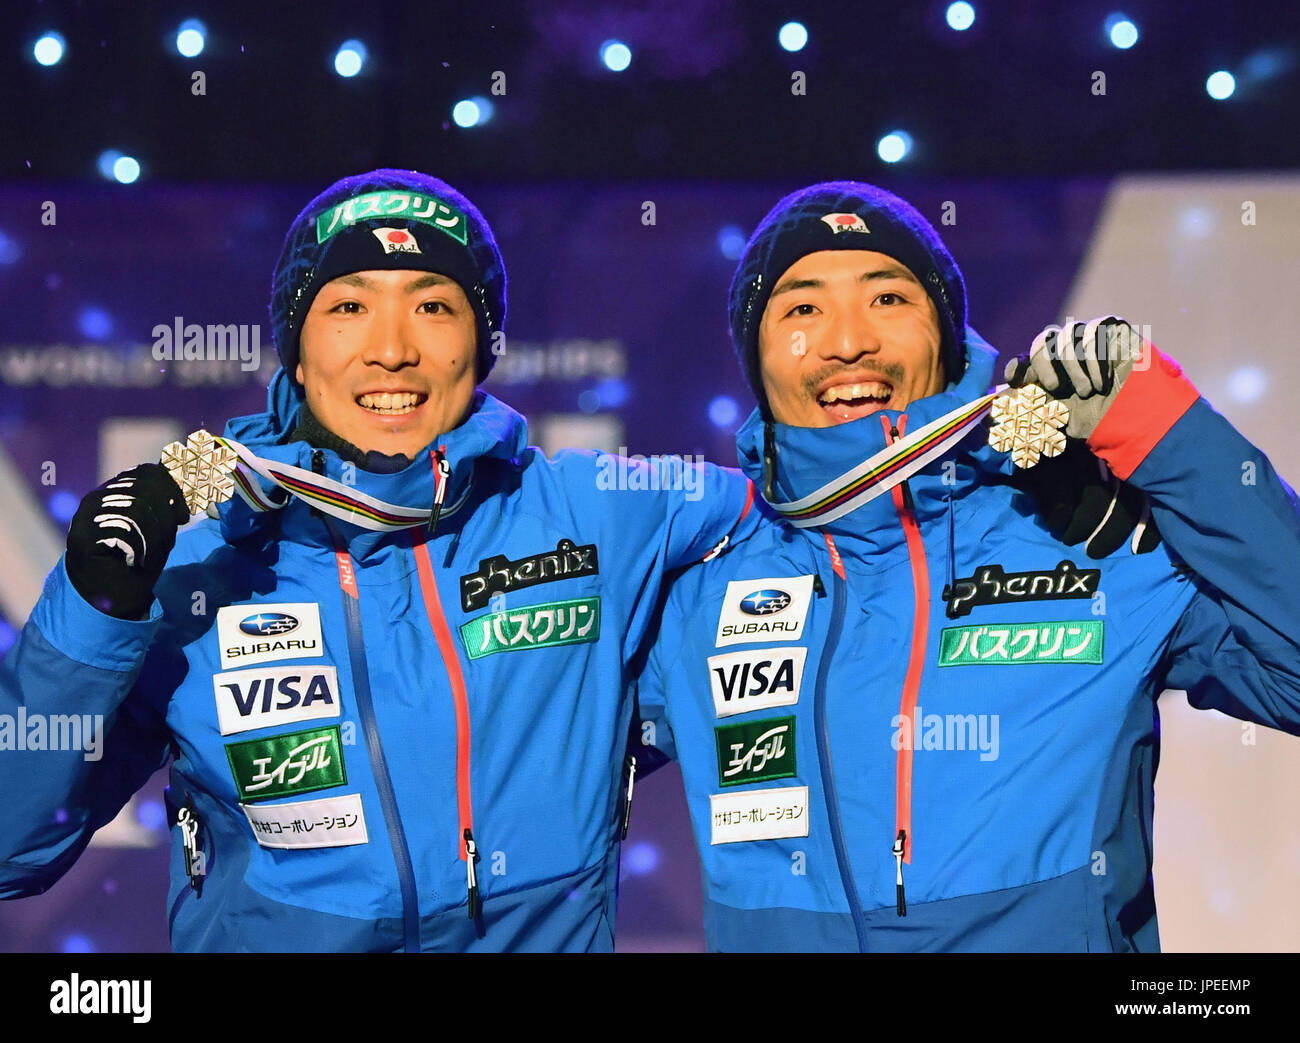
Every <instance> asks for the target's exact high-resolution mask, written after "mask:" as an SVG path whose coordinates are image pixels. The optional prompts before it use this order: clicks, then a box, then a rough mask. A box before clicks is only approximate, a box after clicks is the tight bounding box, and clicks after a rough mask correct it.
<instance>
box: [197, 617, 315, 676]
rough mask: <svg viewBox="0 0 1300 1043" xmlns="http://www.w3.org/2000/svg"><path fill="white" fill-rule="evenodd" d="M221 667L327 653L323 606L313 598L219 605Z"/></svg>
mask: <svg viewBox="0 0 1300 1043" xmlns="http://www.w3.org/2000/svg"><path fill="white" fill-rule="evenodd" d="M217 640H218V641H219V642H220V643H221V668H222V669H223V670H229V669H230V668H231V667H234V666H252V665H253V664H254V663H267V662H270V661H272V660H275V659H315V658H317V657H318V656H322V655H324V654H325V643H324V641H323V639H322V638H321V630H320V606H319V605H318V604H316V603H315V602H314V601H308V602H293V603H290V604H278V605H226V606H225V607H223V608H219V609H217Z"/></svg>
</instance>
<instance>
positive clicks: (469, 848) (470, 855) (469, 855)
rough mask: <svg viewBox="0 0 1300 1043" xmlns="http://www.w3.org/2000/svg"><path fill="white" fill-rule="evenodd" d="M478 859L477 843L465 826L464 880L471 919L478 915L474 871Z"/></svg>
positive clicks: (476, 876) (476, 884) (476, 882)
mask: <svg viewBox="0 0 1300 1043" xmlns="http://www.w3.org/2000/svg"><path fill="white" fill-rule="evenodd" d="M477 860H478V845H477V844H475V843H474V834H473V833H471V832H470V831H469V827H468V826H467V827H466V828H465V880H466V890H467V892H468V894H469V918H470V919H471V920H473V919H476V918H477V917H478V911H479V902H478V873H476V872H475V871H474V863H475V862H476V861H477Z"/></svg>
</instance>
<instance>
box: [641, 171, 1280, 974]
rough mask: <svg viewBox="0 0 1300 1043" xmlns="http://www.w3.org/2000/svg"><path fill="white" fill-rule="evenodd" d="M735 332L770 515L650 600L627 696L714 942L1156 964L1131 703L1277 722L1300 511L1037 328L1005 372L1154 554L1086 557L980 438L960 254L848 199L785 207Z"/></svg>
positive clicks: (1109, 326) (1144, 770)
mask: <svg viewBox="0 0 1300 1043" xmlns="http://www.w3.org/2000/svg"><path fill="white" fill-rule="evenodd" d="M730 315H731V330H732V335H733V339H734V343H735V346H736V349H737V352H738V353H739V355H740V359H741V362H742V365H743V367H744V370H745V373H746V376H747V378H748V381H749V384H750V386H751V388H752V389H753V391H754V394H755V397H756V398H757V400H758V407H757V408H756V409H755V410H754V412H753V414H752V415H751V416H750V417H749V419H748V420H747V422H746V423H745V424H744V425H743V427H742V428H741V430H740V431H739V433H738V435H737V444H738V447H739V452H740V460H741V464H742V467H743V469H744V470H745V472H746V473H747V474H748V475H749V476H750V477H751V478H752V479H753V480H754V481H755V483H756V485H757V486H758V487H759V489H760V491H761V493H762V498H763V501H764V502H765V506H764V510H765V513H766V514H767V515H768V516H769V517H770V519H771V522H770V524H768V525H767V526H766V527H765V528H764V529H763V530H761V531H760V532H759V533H758V534H756V535H754V536H752V537H751V538H749V539H748V540H747V541H746V542H745V543H744V544H743V545H741V546H738V547H736V548H735V549H734V550H733V551H732V552H731V553H729V554H727V555H726V556H724V557H721V558H719V559H717V560H716V561H713V562H710V563H708V564H704V565H700V566H697V567H695V568H692V569H690V570H688V571H687V572H686V573H685V574H684V575H683V576H682V577H680V578H678V579H677V580H676V581H675V582H674V585H673V587H672V589H671V591H670V594H669V595H668V598H667V600H666V605H665V609H664V619H663V624H662V627H661V630H660V633H659V637H658V643H657V644H656V646H655V648H654V650H653V651H652V653H651V655H650V657H649V660H648V664H647V668H646V671H645V674H644V676H643V677H642V679H641V682H640V690H639V700H640V710H641V713H642V715H643V717H644V718H645V720H646V723H645V725H644V726H643V741H646V742H651V743H654V744H656V745H657V746H659V747H660V748H661V749H662V750H663V751H665V752H667V753H669V754H672V755H675V756H676V757H677V758H678V760H679V761H680V763H681V768H682V774H683V777H684V780H685V786H686V794H687V800H688V805H689V807H690V810H691V817H692V825H693V829H694V832H695V837H696V841H697V844H698V847H699V851H700V855H701V859H702V863H703V874H704V885H705V929H706V934H707V937H708V942H709V945H710V947H711V948H713V949H719V950H755V949H762V950H790V949H796V950H813V951H825V950H876V951H918V950H929V951H937V950H946V951H953V950H966V951H970V950H1035V951H1053V950H1073V951H1083V950H1094V951H1095V950H1107V951H1152V950H1156V949H1158V947H1159V936H1158V930H1157V922H1156V908H1155V900H1154V895H1153V891H1152V883H1151V829H1152V825H1151V824H1152V810H1153V808H1152V788H1153V780H1154V775H1155V769H1156V764H1157V760H1158V755H1159V728H1158V721H1157V713H1156V705H1155V704H1156V698H1157V697H1158V696H1159V694H1160V693H1161V692H1162V691H1163V690H1164V689H1166V688H1181V689H1186V691H1187V693H1188V698H1189V700H1190V701H1191V703H1192V705H1194V706H1196V707H1198V708H1215V709H1218V710H1221V711H1223V712H1225V713H1228V714H1232V715H1233V716H1236V717H1239V718H1241V719H1243V720H1247V721H1254V722H1258V723H1260V724H1265V725H1269V726H1271V727H1275V728H1280V729H1283V730H1286V731H1289V732H1291V733H1293V734H1295V733H1300V681H1298V680H1297V679H1298V678H1300V647H1298V645H1297V637H1298V635H1300V515H1298V513H1297V507H1296V501H1295V497H1294V494H1293V493H1292V492H1291V490H1290V489H1289V488H1288V487H1287V486H1286V485H1285V484H1284V483H1283V482H1282V481H1281V480H1280V479H1279V478H1278V476H1277V475H1276V474H1275V473H1274V471H1273V469H1272V467H1271V466H1270V464H1269V462H1268V460H1267V458H1266V457H1265V456H1264V455H1263V454H1262V453H1261V452H1260V451H1259V450H1258V449H1256V448H1255V447H1254V446H1252V445H1251V444H1250V443H1248V442H1247V441H1246V440H1245V439H1244V438H1243V437H1242V436H1241V435H1240V434H1238V433H1237V432H1236V431H1235V430H1234V429H1233V428H1232V427H1231V426H1230V425H1229V424H1228V423H1227V421H1225V420H1224V419H1223V418H1222V417H1221V416H1219V415H1218V414H1217V413H1216V412H1215V411H1214V410H1213V409H1211V408H1210V406H1209V404H1208V403H1207V402H1206V401H1205V400H1204V399H1203V398H1201V397H1200V396H1199V395H1198V394H1197V392H1196V390H1195V388H1193V387H1192V385H1191V384H1190V383H1189V382H1188V381H1187V380H1186V378H1185V377H1184V376H1183V375H1182V374H1181V372H1180V370H1179V369H1178V367H1177V366H1176V365H1175V364H1174V363H1173V362H1172V361H1171V360H1170V359H1168V358H1167V357H1166V356H1164V355H1162V354H1160V353H1159V352H1158V351H1157V350H1156V349H1155V348H1154V346H1152V345H1151V344H1149V343H1142V342H1141V339H1140V338H1139V337H1138V336H1137V334H1136V331H1134V330H1133V328H1132V327H1130V326H1129V325H1128V324H1127V323H1124V322H1122V321H1119V320H1114V319H1107V320H1103V321H1094V322H1091V323H1086V324H1084V323H1070V324H1068V325H1067V326H1066V327H1065V328H1064V329H1057V328H1056V327H1048V328H1047V329H1046V330H1045V331H1044V332H1043V334H1041V335H1040V336H1039V338H1038V339H1037V340H1036V341H1035V343H1034V346H1033V347H1034V350H1033V353H1032V354H1031V356H1030V357H1029V358H1028V359H1022V360H1015V361H1013V363H1012V364H1011V366H1010V367H1009V368H1008V373H1007V378H1008V379H1009V380H1010V381H1011V382H1012V383H1013V384H1016V385H1020V384H1023V383H1026V382H1028V383H1033V384H1037V385H1039V387H1040V388H1042V389H1043V391H1044V392H1045V394H1043V396H1042V398H1043V400H1044V401H1042V402H1040V403H1039V404H1037V405H1034V404H1032V403H1031V404H1030V405H1029V406H1027V407H1026V408H1030V409H1033V410H1037V411H1038V412H1039V413H1040V414H1042V413H1051V412H1057V409H1056V406H1055V405H1054V403H1057V402H1060V403H1062V404H1064V405H1066V406H1067V407H1068V409H1069V412H1070V416H1069V423H1068V427H1067V428H1066V431H1065V434H1067V435H1068V436H1070V438H1071V439H1074V440H1077V442H1078V444H1086V446H1087V448H1088V449H1089V450H1090V451H1091V453H1092V454H1095V457H1096V458H1097V459H1098V460H1100V461H1102V462H1104V464H1105V465H1106V466H1107V467H1108V468H1109V471H1110V472H1112V473H1113V475H1114V476H1117V477H1118V478H1119V479H1122V480H1126V481H1127V483H1128V484H1129V485H1130V486H1132V487H1134V488H1135V489H1136V490H1139V491H1140V492H1141V493H1144V494H1145V495H1146V496H1147V498H1148V499H1149V502H1150V511H1151V515H1152V517H1153V519H1154V521H1155V523H1156V524H1157V525H1158V528H1159V533H1160V534H1161V536H1162V537H1163V540H1164V543H1163V545H1160V546H1156V547H1155V548H1154V549H1152V541H1150V540H1149V539H1147V538H1146V537H1147V535H1148V534H1149V533H1148V530H1149V525H1147V524H1146V522H1145V521H1143V522H1140V523H1139V526H1138V531H1137V532H1135V534H1134V539H1133V540H1132V542H1131V543H1128V544H1125V545H1124V546H1122V547H1120V546H1112V547H1111V548H1110V551H1109V553H1107V554H1106V555H1105V556H1104V557H1101V558H1100V560H1088V559H1086V558H1085V559H1080V557H1079V555H1078V553H1077V551H1075V550H1072V549H1071V548H1070V547H1069V546H1067V545H1065V544H1064V543H1063V542H1062V541H1061V540H1059V539H1057V538H1056V537H1054V536H1053V535H1052V533H1051V532H1050V531H1048V530H1047V529H1046V528H1045V527H1044V525H1043V523H1042V522H1041V521H1040V520H1039V519H1037V518H1036V517H1035V516H1034V514H1033V513H1032V512H1031V511H1030V510H1028V508H1027V506H1026V503H1025V497H1024V496H1023V495H1022V494H1021V493H1020V492H1019V491H1018V489H1019V488H1020V487H1022V486H1023V484H1024V481H1023V478H1022V477H1020V476H1019V475H1018V474H1017V473H1014V472H1013V464H1012V461H1011V459H1009V458H1008V455H1007V454H1006V453H1005V452H1002V451H998V450H996V449H994V448H992V447H991V446H990V444H989V443H990V432H989V431H988V430H987V429H986V428H985V426H984V424H983V422H982V420H983V417H984V416H985V414H986V413H988V412H989V411H990V410H993V412H994V415H995V419H1003V420H1004V419H1005V417H1004V416H1003V413H1004V408H1005V407H1004V406H1003V405H1001V404H998V403H996V402H995V401H994V400H993V398H992V396H991V395H989V394H988V392H989V390H990V387H991V385H992V384H993V383H994V363H995V360H996V355H995V353H994V352H993V351H992V349H990V348H989V347H988V345H986V344H985V343H984V342H983V341H982V340H981V339H980V338H979V337H978V336H977V335H976V334H975V333H974V331H972V330H971V329H970V328H969V327H967V326H966V297H965V287H964V284H963V281H962V278H961V274H960V271H959V270H958V267H957V265H956V263H955V262H954V261H953V259H952V257H951V255H950V254H949V252H948V250H947V249H946V248H945V246H944V244H943V243H942V241H941V240H940V238H939V236H938V234H937V233H936V232H935V230H934V228H933V227H932V226H931V225H930V224H929V223H928V222H927V221H926V220H925V219H924V218H923V217H922V216H921V215H920V214H919V213H918V212H917V211H916V210H914V209H913V208H912V207H911V206H909V205H908V204H907V203H905V202H904V201H903V200H901V199H899V198H897V197H896V196H893V195H891V194H889V193H887V192H883V191H881V190H879V189H876V188H874V187H872V186H869V185H863V184H859V183H855V182H832V183H827V184H821V185H815V186H812V187H811V188H808V189H804V190H803V191H800V192H796V193H794V194H793V195H791V196H788V197H786V198H785V199H783V200H782V201H781V202H780V203H779V204H778V205H777V206H776V207H775V208H774V209H773V210H772V211H771V213H769V214H768V215H767V217H766V218H765V219H764V220H763V222H762V223H761V225H760V226H759V227H758V229H757V230H756V231H755V233H754V235H753V237H752V238H751V240H750V242H749V244H748V246H747V247H746V250H745V253H744V256H743V257H742V259H741V261H740V265H739V267H738V269H737V272H736V275H735V278H734V280H733V282H732V287H731V298H730ZM1031 419H1032V418H1031ZM1006 430H1007V428H1006V425H1005V423H1004V424H1002V425H1001V426H1000V427H999V429H998V430H996V431H995V432H994V433H993V434H992V437H993V438H994V439H995V440H996V442H997V444H999V445H1001V446H1002V447H1003V448H1008V449H1012V450H1013V451H1014V452H1015V455H1018V456H1025V455H1027V456H1029V457H1032V456H1033V455H1034V454H1035V452H1036V450H1037V448H1038V447H1039V446H1041V445H1042V444H1044V443H1046V442H1050V441H1051V437H1050V435H1043V434H1041V433H1039V434H1036V435H1034V436H1033V437H1030V438H1028V439H1027V440H1026V439H1024V438H1022V437H1020V436H1011V437H1004V432H1005V431H1006ZM1140 550H1141V551H1147V552H1146V553H1138V551H1140ZM1246 562H1249V563H1250V566H1249V568H1245V567H1243V563H1246Z"/></svg>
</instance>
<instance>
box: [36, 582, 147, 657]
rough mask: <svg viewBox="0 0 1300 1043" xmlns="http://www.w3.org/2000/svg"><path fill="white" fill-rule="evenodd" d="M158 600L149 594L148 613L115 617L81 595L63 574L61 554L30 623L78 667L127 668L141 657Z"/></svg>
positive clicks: (144, 651) (145, 647) (145, 649)
mask: <svg viewBox="0 0 1300 1043" xmlns="http://www.w3.org/2000/svg"><path fill="white" fill-rule="evenodd" d="M162 615H163V612H162V605H160V604H159V603H158V599H157V598H155V599H154V602H153V604H152V605H150V606H149V618H148V619H141V620H133V619H117V618H116V617H114V616H110V615H107V614H106V613H103V612H100V611H99V609H97V608H95V607H94V606H93V605H91V604H90V603H89V602H87V601H86V600H85V598H83V597H82V596H81V595H80V594H79V593H78V592H77V588H76V587H74V586H73V585H72V580H70V579H69V578H68V572H67V568H66V567H65V564H64V558H59V563H58V565H56V566H55V567H54V569H53V571H51V572H50V574H49V576H48V577H47V578H46V580H45V589H44V591H43V592H42V594H41V599H40V600H39V601H38V602H36V607H35V608H34V609H33V610H32V618H31V622H32V624H33V625H34V626H36V627H37V628H38V629H39V630H40V632H41V633H42V634H44V635H45V639H46V640H47V641H49V643H50V644H51V645H53V646H54V648H56V649H57V650H58V651H60V652H62V653H63V654H64V655H65V656H67V657H68V658H69V659H71V660H73V661H74V662H77V663H81V664H82V665H83V666H93V667H98V668H100V669H103V670H116V671H126V670H133V669H135V668H136V667H137V666H139V665H140V663H141V662H142V661H143V659H144V655H145V653H146V652H147V651H148V650H149V646H150V644H152V643H153V639H154V637H155V636H156V635H157V633H158V626H159V624H160V623H161V622H162Z"/></svg>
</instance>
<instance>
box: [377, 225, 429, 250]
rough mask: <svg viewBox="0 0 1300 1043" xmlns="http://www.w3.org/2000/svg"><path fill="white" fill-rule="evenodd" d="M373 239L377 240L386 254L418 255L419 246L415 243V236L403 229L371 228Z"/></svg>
mask: <svg viewBox="0 0 1300 1043" xmlns="http://www.w3.org/2000/svg"><path fill="white" fill-rule="evenodd" d="M371 231H372V232H374V234H375V238H376V239H378V240H379V242H380V245H382V246H383V248H384V253H386V254H396V253H403V254H418V253H420V252H421V251H420V244H419V243H417V242H416V241H415V236H414V235H412V234H411V233H410V232H408V231H407V230H406V229H405V228H372V229H371Z"/></svg>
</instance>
